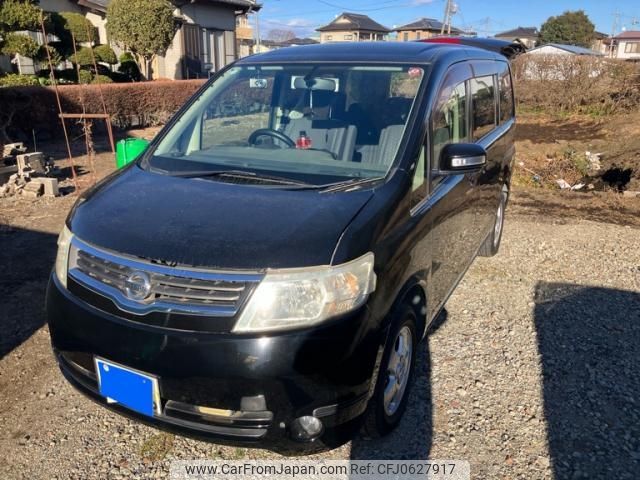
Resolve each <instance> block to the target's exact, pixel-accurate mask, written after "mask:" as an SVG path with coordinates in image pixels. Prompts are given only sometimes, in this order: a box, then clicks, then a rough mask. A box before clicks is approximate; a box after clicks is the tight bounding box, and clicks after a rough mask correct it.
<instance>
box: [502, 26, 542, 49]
mask: <svg viewBox="0 0 640 480" xmlns="http://www.w3.org/2000/svg"><path fill="white" fill-rule="evenodd" d="M539 36H540V32H539V31H538V28H537V27H518V28H514V29H513V30H507V31H506V32H502V33H498V34H497V35H494V37H495V38H497V39H499V40H506V41H507V42H516V41H518V42H520V43H522V44H523V45H524V46H525V47H527V48H533V47H535V46H536V43H537V42H538V37H539Z"/></svg>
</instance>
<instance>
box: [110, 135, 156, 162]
mask: <svg viewBox="0 0 640 480" xmlns="http://www.w3.org/2000/svg"><path fill="white" fill-rule="evenodd" d="M148 145H149V141H148V140H145V139H143V138H126V139H124V140H120V141H119V142H118V143H117V144H116V168H122V167H124V166H125V165H127V164H129V163H131V162H133V161H134V160H135V159H136V158H138V157H139V156H140V154H141V153H142V152H144V151H145V149H146V148H147V146H148Z"/></svg>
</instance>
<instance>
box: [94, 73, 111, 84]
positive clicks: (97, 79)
mask: <svg viewBox="0 0 640 480" xmlns="http://www.w3.org/2000/svg"><path fill="white" fill-rule="evenodd" d="M91 83H113V80H111V78H109V77H107V76H106V75H96V76H95V77H93V80H92V81H91Z"/></svg>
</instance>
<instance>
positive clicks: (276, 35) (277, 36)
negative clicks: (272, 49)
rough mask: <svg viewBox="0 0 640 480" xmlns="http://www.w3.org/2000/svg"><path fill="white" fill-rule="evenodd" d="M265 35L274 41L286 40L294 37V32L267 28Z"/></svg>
mask: <svg viewBox="0 0 640 480" xmlns="http://www.w3.org/2000/svg"><path fill="white" fill-rule="evenodd" d="M267 37H268V38H269V40H273V41H274V42H286V41H287V40H291V39H293V38H296V34H295V32H293V31H292V30H284V29H280V28H274V29H273V30H269V33H268V34H267Z"/></svg>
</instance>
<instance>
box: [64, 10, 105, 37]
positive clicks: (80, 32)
mask: <svg viewBox="0 0 640 480" xmlns="http://www.w3.org/2000/svg"><path fill="white" fill-rule="evenodd" d="M58 15H59V16H60V17H62V24H63V26H64V28H65V29H66V30H67V31H69V32H70V33H72V34H73V36H74V38H75V39H76V43H91V42H95V40H96V27H94V26H93V24H92V23H91V21H89V20H88V19H87V18H86V17H85V16H84V15H82V14H80V13H75V12H61V13H59V14H58Z"/></svg>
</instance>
